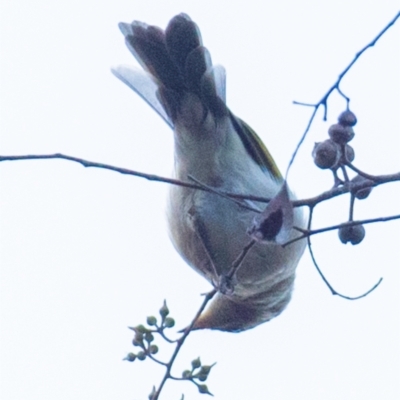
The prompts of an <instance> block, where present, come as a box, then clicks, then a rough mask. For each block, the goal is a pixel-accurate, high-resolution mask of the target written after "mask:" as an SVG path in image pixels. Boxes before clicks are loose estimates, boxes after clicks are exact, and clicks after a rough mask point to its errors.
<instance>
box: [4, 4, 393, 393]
mask: <svg viewBox="0 0 400 400" xmlns="http://www.w3.org/2000/svg"><path fill="white" fill-rule="evenodd" d="M182 11H184V12H186V13H188V14H189V15H190V16H191V17H192V18H193V19H194V20H195V21H196V22H197V23H198V24H199V26H200V28H201V31H202V33H203V39H204V42H205V45H206V46H207V47H208V48H209V49H210V51H211V53H212V55H213V59H214V62H216V63H221V64H223V65H224V66H225V67H226V69H227V74H228V92H227V95H228V104H229V106H230V107H231V109H232V110H233V111H234V112H235V113H236V114H237V115H239V116H240V117H241V118H243V119H244V120H245V121H247V122H248V123H249V124H250V125H251V126H252V127H253V128H254V129H255V130H256V131H257V132H258V133H259V134H260V136H261V137H262V138H263V140H264V141H265V142H266V143H267V145H268V148H269V149H270V151H271V152H272V154H273V155H274V157H275V159H276V161H277V163H278V165H279V166H280V167H281V168H282V169H284V168H285V167H286V165H287V162H288V159H289V157H290V155H291V153H292V151H293V149H294V146H295V144H296V142H297V140H298V138H299V136H300V135H301V133H302V132H303V130H304V128H305V125H306V123H307V120H308V118H309V116H310V113H311V111H312V110H311V109H307V108H304V107H298V106H293V105H292V104H291V102H292V100H299V101H305V102H315V101H317V100H319V99H320V97H321V96H322V95H323V94H324V93H325V92H326V90H327V89H328V87H330V86H331V84H332V83H333V82H334V80H335V79H336V77H337V75H338V73H339V72H340V71H341V70H342V69H343V68H344V67H345V66H346V65H347V64H348V62H349V61H350V60H351V59H352V57H353V56H354V54H355V52H356V51H358V50H359V49H360V48H361V47H363V46H364V45H365V44H366V43H367V42H369V41H370V40H371V39H372V38H373V37H374V36H375V35H376V33H377V32H379V31H380V30H381V29H382V28H383V26H385V24H386V23H387V22H388V21H389V20H390V19H392V18H393V17H394V15H395V14H396V12H398V2H397V1H394V0H393V1H392V0H387V1H381V2H376V1H363V2H361V1H355V0H352V1H337V0H336V1H331V0H329V1H324V2H321V1H300V2H297V1H282V2H268V3H267V2H266V3H265V4H264V5H263V3H261V2H260V1H253V0H249V1H246V2H242V1H230V2H228V1H201V2H200V1H188V0H186V1H163V2H161V1H149V0H148V1H137V0H131V1H128V0H116V1H115V0H114V1H101V2H98V1H76V0H69V1H63V0H60V1H57V2H54V1H49V0H40V1H33V2H32V1H22V0H20V1H15V2H11V1H7V2H2V4H1V142H0V154H35V153H53V152H63V153H66V154H69V155H74V156H80V157H84V158H87V159H89V160H93V161H99V162H104V163H110V164H114V165H118V166H121V167H127V168H131V169H137V170H140V171H146V172H149V173H155V174H159V175H164V176H168V175H169V173H170V171H171V169H172V163H173V155H172V152H173V149H172V134H171V132H170V131H169V129H168V127H167V126H166V125H165V124H164V123H163V122H162V121H161V119H160V118H159V117H158V116H157V115H156V114H155V113H154V112H153V111H152V110H151V109H150V108H149V107H148V106H147V105H146V104H145V103H144V102H143V101H142V100H141V99H140V98H139V97H138V96H136V95H135V94H134V93H133V92H131V91H130V90H129V89H128V88H127V87H125V86H124V85H123V84H122V83H120V82H119V81H117V80H116V79H115V78H114V77H113V76H112V75H111V73H110V71H109V68H110V66H112V65H118V64H123V63H125V64H126V63H132V64H134V60H133V58H132V56H131V55H130V53H129V52H128V50H127V49H126V48H125V45H124V42H123V36H122V35H121V34H120V32H119V31H118V28H117V23H118V22H119V21H131V20H132V19H138V20H142V21H145V22H148V23H152V24H156V25H159V26H162V27H165V26H166V24H167V22H168V21H169V19H170V18H171V17H172V16H174V15H175V14H177V13H179V12H182ZM399 37H400V27H399V23H398V24H397V25H396V26H394V27H393V28H392V29H391V30H390V31H389V32H388V33H387V34H386V35H385V36H384V37H383V38H382V39H381V41H380V42H379V43H378V44H377V45H376V46H375V47H374V48H373V49H370V50H368V52H367V53H365V54H364V55H363V56H362V58H361V59H360V60H359V62H358V63H357V65H356V66H355V67H354V68H353V69H352V71H351V72H350V73H349V74H348V76H347V77H346V79H345V80H344V81H343V86H342V88H343V90H344V91H345V92H346V93H347V94H348V95H349V96H351V98H352V108H353V109H354V111H355V112H356V113H357V116H358V118H359V124H358V125H357V127H356V128H357V129H356V135H357V136H356V138H355V139H354V141H353V142H352V145H353V146H354V147H355V149H356V164H357V165H358V166H360V168H362V169H365V170H367V171H369V172H371V173H377V174H378V173H390V172H395V171H398V170H399V161H398V160H399V148H400V144H399V131H400V129H399V128H400V117H399V106H400V104H399V103H400V98H399V92H400V78H399V71H400V60H399V58H400V56H399V48H400V46H399V45H400V41H399ZM329 106H330V108H329V121H328V122H327V123H323V122H322V121H321V113H320V114H319V115H318V118H317V121H316V123H315V124H314V125H313V129H312V131H311V132H310V135H309V137H308V139H307V141H306V143H305V144H304V146H303V148H302V150H301V153H300V155H299V158H298V160H297V161H296V164H295V165H294V169H293V171H292V174H291V176H290V182H289V183H290V184H291V186H292V187H293V188H294V190H295V191H296V192H297V194H298V195H299V196H302V197H304V196H311V195H315V194H317V193H319V192H320V191H322V190H326V189H328V188H329V187H330V185H331V180H330V176H329V174H328V173H327V172H324V171H320V170H317V169H316V168H314V166H313V163H312V159H311V157H310V153H311V150H312V147H313V143H314V142H315V141H321V140H323V139H325V137H326V131H327V128H328V126H329V125H330V124H331V123H334V122H335V120H336V117H337V115H338V113H339V112H340V111H342V110H343V109H344V107H345V104H344V102H343V101H342V99H340V98H339V96H337V95H334V96H333V97H332V99H331V102H330V103H329ZM0 179H1V194H0V206H1V211H0V218H1V220H0V229H1V232H0V235H1V236H0V252H1V253H0V255H1V260H0V261H1V279H0V282H1V288H0V289H1V354H0V357H1V387H0V394H1V398H2V400H21V399H24V400H36V399H40V400H50V399H52V400H53V399H98V400H100V399H118V400H124V399H146V398H147V395H148V393H149V392H150V390H151V387H152V385H153V384H158V382H159V380H160V377H161V375H162V373H163V370H162V369H161V368H160V367H158V366H156V365H153V363H150V362H145V363H139V362H135V363H134V364H129V363H126V362H122V361H121V359H122V358H123V357H124V355H125V354H126V353H127V352H129V351H131V350H132V346H131V345H130V341H131V338H132V334H131V332H130V331H129V330H128V329H126V326H127V325H133V324H137V323H140V322H143V321H144V320H145V317H146V316H147V315H150V314H154V313H156V312H157V310H158V309H159V307H160V306H161V304H162V301H163V299H164V298H166V299H167V300H168V303H169V305H170V308H171V310H172V315H173V316H174V317H176V321H177V327H183V326H185V325H186V324H187V323H188V321H190V319H191V317H192V316H193V315H194V313H195V310H196V309H197V307H198V306H199V304H200V302H201V298H200V296H199V294H200V293H203V292H205V291H206V290H208V289H209V286H208V285H207V283H206V282H205V281H203V280H202V279H201V278H200V277H199V276H198V275H197V274H196V273H194V272H193V271H192V270H191V269H190V268H188V267H187V266H186V265H185V264H184V262H183V261H182V260H181V259H180V258H179V256H178V255H177V254H176V252H175V250H174V249H173V247H172V245H171V244H170V242H169V239H168V235H167V231H166V226H165V225H166V224H165V217H164V210H165V198H166V192H167V185H166V184H162V183H154V182H153V183H152V182H147V181H144V180H142V179H139V178H134V177H127V176H122V175H119V174H116V173H113V172H109V171H104V170H96V169H84V168H82V167H81V166H79V165H76V164H73V163H69V162H66V161H24V162H22V161H21V162H6V163H2V164H0ZM399 198H400V193H399V185H398V184H397V185H395V184H392V185H386V186H385V187H381V188H379V189H377V190H375V191H374V192H373V194H372V195H371V197H370V199H369V200H368V201H365V202H362V203H360V204H358V205H357V209H356V217H357V218H363V217H364V218H367V217H378V216H384V215H391V214H395V213H398V212H399V208H398V204H399ZM347 204H348V199H347V198H343V199H337V200H335V201H334V202H332V204H326V205H324V206H323V207H320V209H319V210H318V212H317V214H316V219H315V225H316V226H326V225H327V224H332V223H338V222H341V221H343V220H344V219H345V218H346V216H347ZM399 226H400V225H399V222H390V223H385V224H375V225H373V226H368V227H367V228H366V229H367V236H366V238H365V241H364V243H363V244H362V245H360V246H358V247H351V246H342V245H341V244H340V243H339V242H338V240H337V234H336V233H335V232H333V233H327V234H324V235H320V236H319V237H316V238H315V239H314V249H315V252H316V255H317V256H318V259H319V261H320V263H321V266H323V269H324V271H325V272H326V275H327V277H328V278H329V280H330V281H331V283H332V284H333V285H334V286H335V287H336V288H337V290H339V291H341V292H343V293H345V294H348V295H357V294H359V293H361V292H363V291H365V290H366V289H368V288H369V287H370V286H372V285H373V284H374V283H375V282H376V281H377V280H378V278H379V277H380V276H383V277H384V281H383V283H382V285H381V287H380V288H379V289H378V290H377V291H375V292H374V293H373V294H371V295H370V296H369V297H367V298H365V299H363V300H359V301H356V302H349V301H345V300H342V299H339V298H336V297H333V296H331V295H330V293H329V291H328V290H327V288H326V287H325V286H324V284H323V283H322V281H321V279H320V278H319V277H318V275H317V273H316V271H315V270H314V268H313V266H312V265H311V262H310V259H309V256H308V255H306V256H305V257H304V258H303V260H302V262H301V264H300V267H299V272H298V279H297V283H296V290H295V293H294V297H293V301H292V303H291V304H290V306H289V307H288V309H287V310H286V311H285V312H284V313H283V314H282V315H281V316H280V317H279V318H277V319H275V320H274V321H271V322H270V323H268V324H264V325H262V326H260V327H258V328H256V329H254V330H251V331H248V332H245V333H242V334H228V333H221V332H196V333H193V334H192V335H191V336H190V338H189V340H188V342H187V344H186V346H185V348H184V350H183V352H182V354H181V355H180V357H179V359H178V361H177V367H176V369H175V371H176V373H179V372H180V371H181V370H183V369H184V368H186V367H187V366H188V365H190V361H191V360H192V359H194V358H195V357H197V356H199V355H200V356H201V358H202V360H203V362H204V363H212V362H214V361H217V365H216V367H215V369H214V371H213V372H212V373H211V376H210V379H209V381H208V385H209V388H210V390H211V391H212V392H213V393H214V394H215V396H216V398H217V399H229V400H239V399H308V400H321V399H323V400H328V399H329V400H337V399H352V400H354V399H356V400H358V399H362V400H365V399H368V400H373V399H389V400H391V399H397V398H400V397H399V396H400V389H399V369H400V360H399V358H400V345H399V337H400V327H399V325H400V321H399V315H400V313H399V311H400V301H399V258H400V254H399V235H400V228H399ZM182 392H184V393H186V397H185V398H188V399H199V398H205V397H204V396H203V397H201V396H200V395H199V394H198V393H197V391H196V389H195V387H194V386H192V385H190V384H179V383H175V382H172V383H168V384H167V386H166V389H165V393H164V396H163V397H162V398H163V399H179V398H180V396H181V393H182Z"/></svg>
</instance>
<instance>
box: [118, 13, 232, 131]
mask: <svg viewBox="0 0 400 400" xmlns="http://www.w3.org/2000/svg"><path fill="white" fill-rule="evenodd" d="M119 28H120V30H121V32H122V33H123V35H124V36H125V41H126V44H127V46H128V48H129V50H130V51H131V53H132V54H133V55H134V56H135V58H136V59H137V61H138V62H139V63H140V64H141V66H142V67H143V68H144V70H145V71H146V73H147V76H146V74H144V73H143V72H139V71H137V70H134V69H132V68H129V67H117V68H115V69H113V72H114V74H115V75H116V76H117V77H118V78H120V79H121V80H122V81H123V82H125V83H126V84H128V86H130V87H131V88H132V89H134V90H135V91H136V92H137V93H138V94H139V95H140V96H142V97H143V98H144V99H145V100H146V101H147V102H148V103H149V104H150V105H151V106H152V107H153V108H154V109H155V110H156V111H157V112H158V113H159V114H160V115H161V116H162V117H163V118H164V119H165V120H166V122H167V123H169V125H171V126H173V125H174V123H175V121H176V119H177V116H178V114H179V110H180V107H181V102H182V101H183V99H184V98H185V96H186V95H187V94H188V93H192V94H194V95H196V96H197V97H198V98H200V100H201V102H202V104H203V106H204V107H205V110H206V111H210V112H211V113H212V114H213V115H214V116H215V117H220V116H223V115H227V113H228V109H227V107H226V105H225V70H224V68H223V67H222V66H213V65H212V62H211V56H210V53H209V51H208V50H207V49H206V48H205V47H204V46H203V44H202V39H201V35H200V31H199V28H198V27H197V25H196V24H195V23H194V22H193V21H192V20H191V19H190V17H189V16H187V15H186V14H179V15H177V16H175V17H174V18H172V20H171V21H170V22H169V24H168V26H167V28H166V30H165V31H163V30H162V29H160V28H158V27H156V26H151V25H147V24H145V23H142V22H138V21H133V22H132V23H131V24H127V23H120V24H119Z"/></svg>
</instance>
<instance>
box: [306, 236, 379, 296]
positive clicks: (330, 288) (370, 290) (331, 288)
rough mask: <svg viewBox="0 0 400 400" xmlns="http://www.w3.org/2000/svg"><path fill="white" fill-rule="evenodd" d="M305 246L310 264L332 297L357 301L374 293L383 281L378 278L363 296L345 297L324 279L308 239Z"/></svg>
mask: <svg viewBox="0 0 400 400" xmlns="http://www.w3.org/2000/svg"><path fill="white" fill-rule="evenodd" d="M307 244H308V250H309V252H310V256H311V259H312V262H313V264H314V266H315V268H316V270H317V271H318V273H319V275H320V277H321V278H322V280H323V281H324V282H325V285H326V286H327V287H328V288H329V290H330V291H331V293H332V294H333V295H334V296H339V297H342V298H343V299H346V300H358V299H361V298H362V297H365V296H368V295H369V294H370V293H371V292H372V291H374V290H375V289H376V288H377V287H378V286H379V285H380V283H381V282H382V280H383V278H380V279H379V280H378V282H377V283H376V284H375V285H374V286H372V288H371V289H369V290H367V291H366V292H365V293H363V294H361V295H359V296H355V297H350V296H345V295H343V294H340V293H339V292H338V291H336V290H335V289H334V288H333V287H332V285H331V284H330V283H329V281H328V280H327V279H326V278H325V276H324V274H323V273H322V271H321V269H320V268H319V266H318V263H317V260H316V259H315V256H314V252H313V250H312V247H311V239H310V237H308V238H307Z"/></svg>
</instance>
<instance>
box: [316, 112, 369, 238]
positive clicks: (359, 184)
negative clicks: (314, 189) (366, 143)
mask: <svg viewBox="0 0 400 400" xmlns="http://www.w3.org/2000/svg"><path fill="white" fill-rule="evenodd" d="M356 123H357V118H356V116H355V114H354V113H353V112H352V111H350V110H346V111H344V112H342V113H341V114H340V115H339V118H338V123H337V124H334V125H331V126H330V128H329V130H328V134H329V139H327V140H325V141H323V142H320V143H316V144H315V146H314V150H313V152H312V156H313V159H314V163H315V165H316V166H317V167H319V168H321V169H330V170H331V171H332V172H333V175H334V179H335V184H334V185H335V186H340V185H349V188H350V193H351V207H350V217H349V221H348V222H350V223H351V222H352V220H353V207H354V200H355V199H359V200H364V199H366V198H367V197H368V196H369V194H370V193H371V190H372V187H373V186H374V182H373V181H372V180H370V179H368V178H366V177H364V176H362V175H359V174H358V175H356V176H355V177H354V178H353V179H351V180H350V179H349V178H348V174H347V171H346V166H351V163H352V162H353V161H354V157H355V152H354V149H353V147H351V146H350V145H349V144H348V143H349V142H350V141H351V140H352V139H353V138H354V130H353V126H354V125H356ZM338 170H341V171H342V172H343V179H340V178H339V177H338V174H337V172H338ZM364 237H365V228H364V227H363V226H362V225H361V224H354V225H349V223H346V224H343V226H341V227H340V228H339V239H340V241H341V242H342V243H344V244H346V243H349V242H350V243H351V244H353V245H355V244H359V243H361V242H362V240H363V239H364Z"/></svg>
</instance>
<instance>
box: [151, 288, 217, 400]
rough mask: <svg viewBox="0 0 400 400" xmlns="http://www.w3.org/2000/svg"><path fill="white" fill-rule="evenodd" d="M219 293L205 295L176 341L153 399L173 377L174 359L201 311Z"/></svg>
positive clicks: (211, 292) (153, 399)
mask: <svg viewBox="0 0 400 400" xmlns="http://www.w3.org/2000/svg"><path fill="white" fill-rule="evenodd" d="M216 293H217V290H216V289H213V290H211V291H210V292H209V293H207V294H206V295H205V297H204V301H203V303H202V304H201V306H200V308H199V310H198V311H197V313H196V315H195V317H194V318H193V320H192V322H191V323H190V325H189V326H188V327H187V328H186V329H185V330H184V331H183V335H182V336H181V337H180V338H179V339H178V340H177V341H176V347H175V350H174V352H173V354H172V356H171V359H170V360H169V362H168V364H167V365H166V371H165V374H164V376H163V378H162V380H161V383H160V385H159V386H158V389H157V390H156V391H155V392H154V394H153V397H152V400H158V398H159V396H160V394H161V390H162V388H163V387H164V385H165V382H166V381H167V380H168V379H172V375H171V369H172V366H173V364H174V361H175V359H176V357H177V356H178V353H179V351H180V349H181V347H182V345H183V343H184V342H185V340H186V338H187V337H188V335H189V333H190V332H191V331H192V329H193V326H194V324H195V323H196V321H197V320H198V318H199V317H200V315H201V313H202V312H203V311H204V309H205V308H206V306H207V304H208V302H209V301H210V300H211V299H212V298H213V297H214V296H215V294H216Z"/></svg>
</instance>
